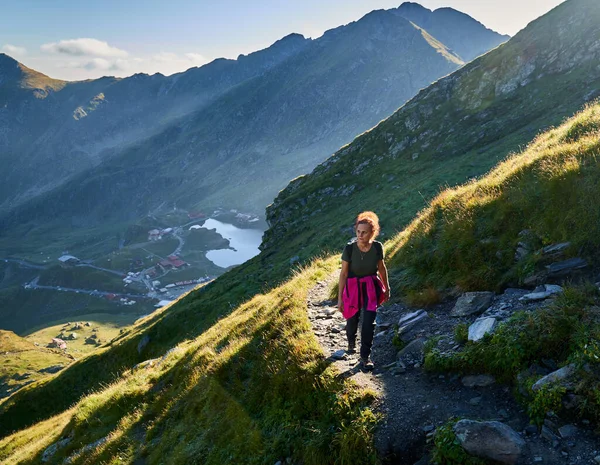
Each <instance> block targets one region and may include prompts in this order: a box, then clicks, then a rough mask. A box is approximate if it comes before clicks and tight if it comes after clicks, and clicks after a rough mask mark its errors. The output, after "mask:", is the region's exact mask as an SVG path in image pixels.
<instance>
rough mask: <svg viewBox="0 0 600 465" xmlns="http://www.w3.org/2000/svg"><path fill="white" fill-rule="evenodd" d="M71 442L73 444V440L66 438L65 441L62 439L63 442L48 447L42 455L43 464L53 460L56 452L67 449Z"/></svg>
mask: <svg viewBox="0 0 600 465" xmlns="http://www.w3.org/2000/svg"><path fill="white" fill-rule="evenodd" d="M70 442H71V438H65V439H62V440H60V441H58V442H55V443H54V444H52V445H50V446H48V447H47V448H46V450H44V453H43V454H42V462H43V463H46V462H49V461H50V459H51V458H52V456H53V455H54V454H56V451H57V450H58V449H61V448H62V447H65V446H66V445H67V444H69V443H70Z"/></svg>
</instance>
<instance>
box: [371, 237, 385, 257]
mask: <svg viewBox="0 0 600 465" xmlns="http://www.w3.org/2000/svg"><path fill="white" fill-rule="evenodd" d="M373 245H374V246H375V250H376V251H377V256H378V257H379V260H383V245H381V242H377V241H375V242H373Z"/></svg>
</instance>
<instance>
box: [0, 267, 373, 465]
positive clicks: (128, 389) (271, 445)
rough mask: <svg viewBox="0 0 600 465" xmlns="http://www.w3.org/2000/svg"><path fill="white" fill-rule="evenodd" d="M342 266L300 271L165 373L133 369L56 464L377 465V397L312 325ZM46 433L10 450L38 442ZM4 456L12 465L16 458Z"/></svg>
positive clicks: (67, 430)
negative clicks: (289, 463)
mask: <svg viewBox="0 0 600 465" xmlns="http://www.w3.org/2000/svg"><path fill="white" fill-rule="evenodd" d="M336 266H337V258H331V259H326V260H318V261H316V262H315V263H314V264H312V265H311V266H309V267H306V268H303V269H299V270H298V271H297V272H296V273H295V275H294V277H293V278H292V279H291V280H290V281H289V282H287V283H285V284H284V285H282V286H280V287H278V288H276V289H274V290H273V291H271V292H270V293H268V294H263V295H257V296H255V297H254V298H252V299H250V300H248V301H247V302H245V303H243V304H241V305H239V306H238V307H237V308H236V309H234V310H233V311H232V312H231V313H230V314H229V315H227V316H224V317H223V318H221V319H220V320H219V321H218V322H217V323H216V324H215V325H214V326H213V327H211V328H209V329H208V330H207V331H205V332H204V333H203V334H201V335H200V336H198V337H197V338H195V339H194V340H190V341H187V342H183V343H181V344H179V346H178V347H177V348H176V350H172V351H170V352H169V354H168V355H166V356H165V357H164V358H160V359H158V360H156V361H155V362H154V364H153V365H151V366H145V367H142V368H138V369H134V370H131V371H127V372H125V373H123V375H122V377H121V378H119V379H117V380H115V381H114V382H113V383H111V384H110V385H108V386H103V387H102V388H101V389H98V390H97V391H96V392H94V393H91V394H89V395H87V396H86V397H84V398H83V399H82V400H80V401H79V402H78V404H77V405H76V406H75V408H74V409H73V410H72V411H71V413H70V414H69V416H70V418H69V422H68V424H67V425H66V426H64V429H63V431H62V434H61V438H62V437H72V441H71V442H70V443H69V444H67V445H66V446H64V447H63V448H61V449H60V450H59V451H58V452H57V453H56V459H57V460H58V459H62V458H66V457H71V458H72V460H73V463H96V462H97V463H100V462H102V463H112V462H113V461H114V460H115V458H116V457H117V456H118V457H120V460H121V462H122V463H132V462H133V461H134V460H135V458H137V457H145V458H147V459H148V460H149V461H150V462H157V461H161V460H164V458H165V457H166V456H168V457H169V463H174V464H177V463H182V464H183V463H190V461H200V462H202V463H207V464H210V463H215V464H217V463H219V464H220V463H231V461H234V462H236V461H237V462H243V463H264V461H265V460H267V458H268V460H269V461H272V462H273V463H275V462H276V461H277V460H281V459H285V458H287V457H292V458H293V459H294V460H295V461H297V460H301V461H302V462H303V463H306V464H314V465H317V464H327V463H345V464H350V463H356V460H359V461H360V462H361V463H374V462H375V461H376V459H375V454H374V450H373V446H372V440H371V435H372V430H373V427H374V425H375V423H376V420H377V418H376V417H375V415H374V414H373V412H372V411H371V410H370V409H369V404H370V402H371V400H372V399H373V396H374V394H373V393H372V392H367V391H361V390H360V389H358V388H357V387H356V386H354V385H353V384H352V383H351V382H349V381H343V380H341V379H339V378H338V377H337V376H336V373H335V371H334V370H333V369H332V368H331V367H329V366H328V364H327V363H326V362H325V361H324V358H323V355H322V352H321V349H320V347H319V345H318V343H317V341H316V339H315V337H314V335H313V334H312V331H311V329H310V324H309V322H308V318H307V315H306V297H307V292H308V290H309V289H310V288H311V287H312V286H314V285H315V284H316V282H317V281H319V280H322V279H324V278H325V277H326V276H328V275H329V273H331V272H332V271H333V270H334V268H335V267H336ZM39 427H40V426H39V425H34V426H32V427H30V428H28V429H26V430H24V431H21V432H19V433H15V434H13V435H12V436H10V437H9V438H7V439H5V441H9V442H10V441H13V442H14V441H20V440H21V439H22V438H23V437H24V436H28V437H32V436H35V434H36V431H37V429H38V428H39ZM103 438H104V440H103V442H102V443H101V444H99V445H98V446H97V447H95V448H86V447H85V446H86V445H89V444H93V443H95V441H98V440H99V439H103ZM55 439H59V438H56V437H55ZM46 444H47V443H44V445H46ZM2 450H3V451H4V452H3V454H5V455H3V456H2V457H7V458H8V457H12V455H10V454H12V453H14V451H13V450H12V449H9V448H5V449H0V451H2ZM41 452H42V450H41V449H38V450H36V449H35V448H32V449H31V450H30V455H29V457H34V459H35V460H38V459H39V457H40V453H41Z"/></svg>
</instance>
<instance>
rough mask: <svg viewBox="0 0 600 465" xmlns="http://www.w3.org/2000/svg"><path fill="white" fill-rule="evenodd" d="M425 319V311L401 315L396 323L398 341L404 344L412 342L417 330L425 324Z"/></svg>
mask: <svg viewBox="0 0 600 465" xmlns="http://www.w3.org/2000/svg"><path fill="white" fill-rule="evenodd" d="M425 318H427V312H426V311H425V310H417V311H416V312H411V313H408V314H406V315H403V316H402V318H400V320H399V321H398V336H399V337H400V339H402V340H403V341H404V342H410V341H412V340H413V339H414V338H415V336H416V333H417V331H418V330H419V328H421V326H422V325H423V323H424V322H425Z"/></svg>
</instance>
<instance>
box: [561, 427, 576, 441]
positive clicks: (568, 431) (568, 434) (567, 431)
mask: <svg viewBox="0 0 600 465" xmlns="http://www.w3.org/2000/svg"><path fill="white" fill-rule="evenodd" d="M558 434H560V437H561V438H563V439H567V438H573V437H575V436H577V427H576V426H573V425H564V426H561V427H560V428H558Z"/></svg>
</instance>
